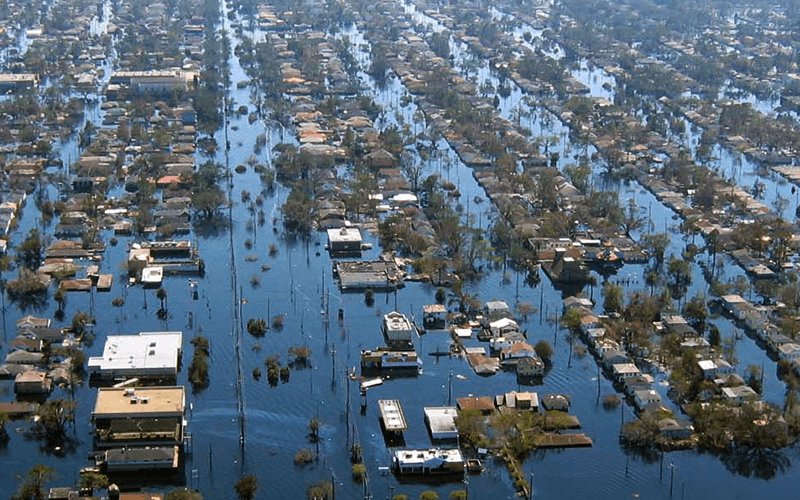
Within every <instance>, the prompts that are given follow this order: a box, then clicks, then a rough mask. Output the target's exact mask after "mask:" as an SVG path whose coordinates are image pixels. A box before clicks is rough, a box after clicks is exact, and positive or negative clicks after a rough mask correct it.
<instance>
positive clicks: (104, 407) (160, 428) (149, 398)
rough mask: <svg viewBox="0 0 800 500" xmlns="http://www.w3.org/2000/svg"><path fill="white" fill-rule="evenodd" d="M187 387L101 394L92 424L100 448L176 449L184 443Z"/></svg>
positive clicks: (114, 390)
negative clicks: (167, 447) (153, 447)
mask: <svg viewBox="0 0 800 500" xmlns="http://www.w3.org/2000/svg"><path fill="white" fill-rule="evenodd" d="M185 408H186V394H185V390H184V388H183V386H173V387H137V388H132V387H120V388H115V387H109V388H100V389H98V391H97V398H96V400H95V405H94V409H93V411H92V417H91V419H92V423H93V424H94V430H95V444H96V446H97V447H98V448H119V447H126V446H127V447H143V446H175V445H181V444H182V442H183V428H184V410H185Z"/></svg>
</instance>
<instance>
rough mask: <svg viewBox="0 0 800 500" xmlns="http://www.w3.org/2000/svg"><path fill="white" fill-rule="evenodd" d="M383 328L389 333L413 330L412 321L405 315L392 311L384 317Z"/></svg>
mask: <svg viewBox="0 0 800 500" xmlns="http://www.w3.org/2000/svg"><path fill="white" fill-rule="evenodd" d="M383 326H384V328H386V330H387V331H393V332H394V331H406V330H411V321H409V319H408V318H407V317H406V315H405V314H403V313H399V312H397V311H392V312H390V313H389V314H384V315H383Z"/></svg>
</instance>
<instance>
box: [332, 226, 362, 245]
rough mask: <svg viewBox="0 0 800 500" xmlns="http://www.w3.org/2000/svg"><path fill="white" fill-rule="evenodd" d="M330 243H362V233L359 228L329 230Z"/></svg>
mask: <svg viewBox="0 0 800 500" xmlns="http://www.w3.org/2000/svg"><path fill="white" fill-rule="evenodd" d="M328 241H330V242H331V243H345V242H349V243H355V242H360V241H361V231H359V229H358V228H357V227H341V228H337V229H328Z"/></svg>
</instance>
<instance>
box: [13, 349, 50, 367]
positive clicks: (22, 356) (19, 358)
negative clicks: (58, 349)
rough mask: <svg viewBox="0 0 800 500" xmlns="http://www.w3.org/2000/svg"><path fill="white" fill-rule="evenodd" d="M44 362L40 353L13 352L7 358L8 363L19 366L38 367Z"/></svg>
mask: <svg viewBox="0 0 800 500" xmlns="http://www.w3.org/2000/svg"><path fill="white" fill-rule="evenodd" d="M43 361H44V354H42V353H40V352H28V351H12V352H10V353H8V355H7V356H6V363H8V364H17V365H38V364H40V363H42V362H43Z"/></svg>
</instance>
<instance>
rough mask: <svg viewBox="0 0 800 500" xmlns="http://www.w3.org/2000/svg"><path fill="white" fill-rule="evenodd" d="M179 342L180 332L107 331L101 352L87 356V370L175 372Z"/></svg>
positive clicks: (181, 337)
mask: <svg viewBox="0 0 800 500" xmlns="http://www.w3.org/2000/svg"><path fill="white" fill-rule="evenodd" d="M182 344H183V333H182V332H142V333H139V334H138V335H109V336H108V338H107V339H106V344H105V347H104V348H103V356H102V357H96V358H89V364H88V366H89V371H90V372H99V373H103V372H107V374H109V375H111V376H116V375H121V376H124V375H130V376H148V375H152V376H166V375H175V374H177V372H178V359H179V357H180V351H181V345H182Z"/></svg>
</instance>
